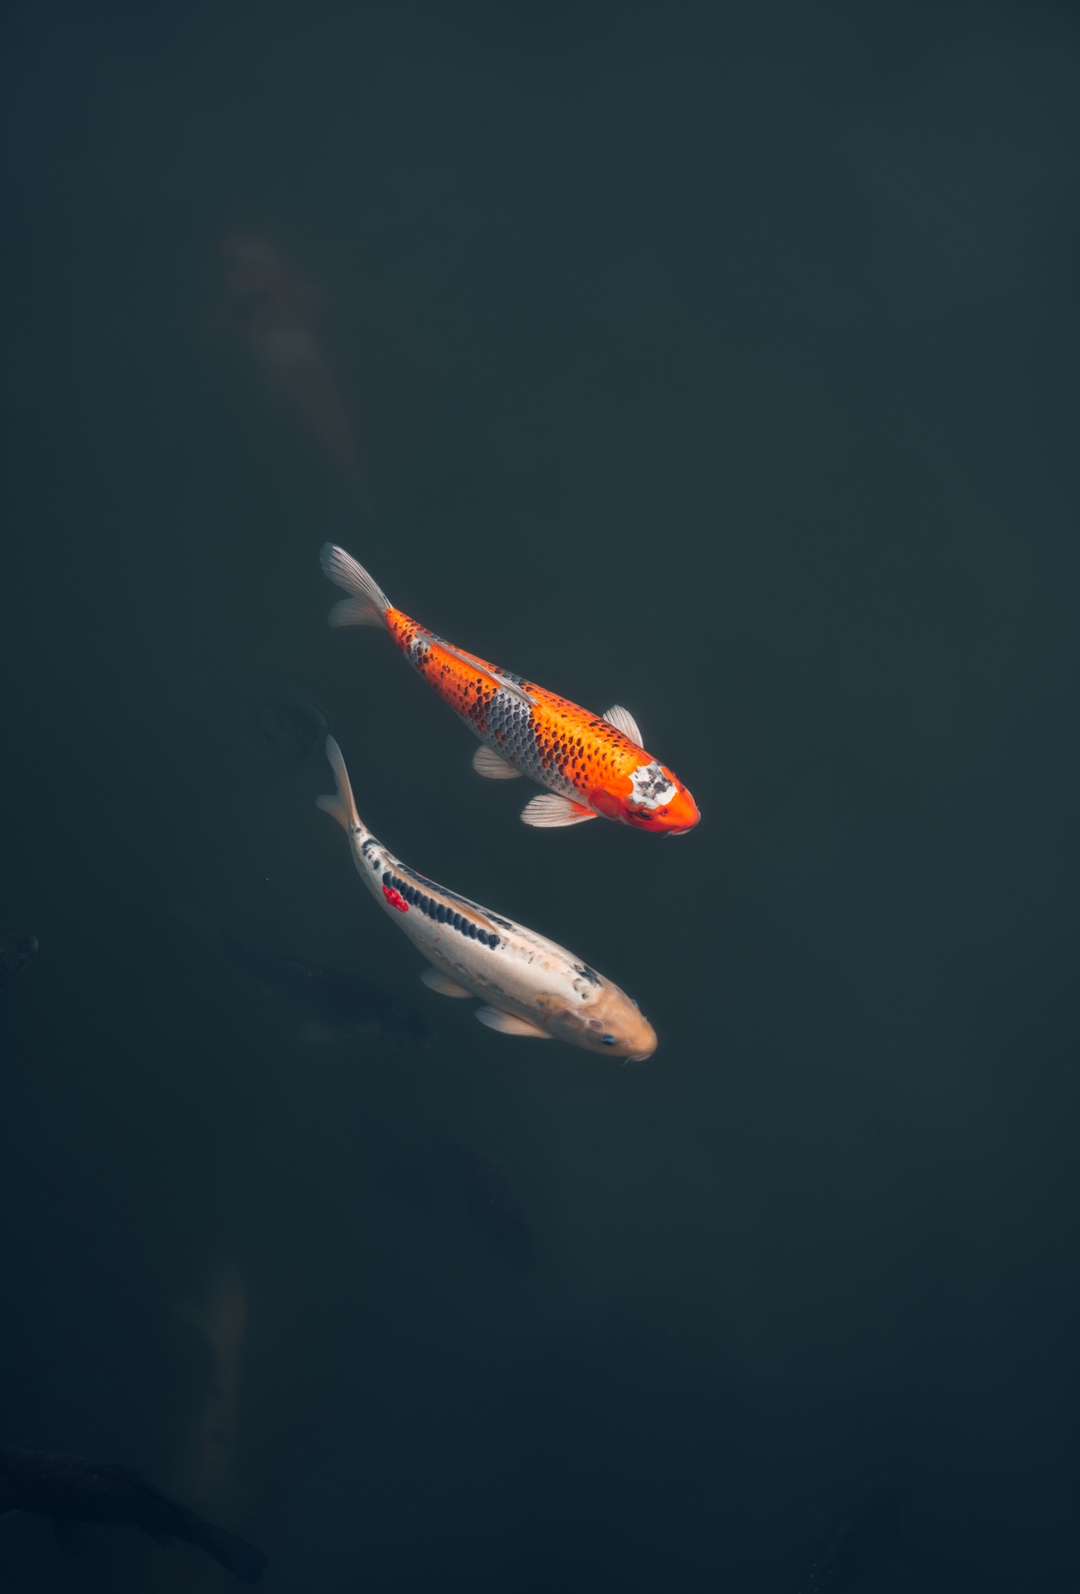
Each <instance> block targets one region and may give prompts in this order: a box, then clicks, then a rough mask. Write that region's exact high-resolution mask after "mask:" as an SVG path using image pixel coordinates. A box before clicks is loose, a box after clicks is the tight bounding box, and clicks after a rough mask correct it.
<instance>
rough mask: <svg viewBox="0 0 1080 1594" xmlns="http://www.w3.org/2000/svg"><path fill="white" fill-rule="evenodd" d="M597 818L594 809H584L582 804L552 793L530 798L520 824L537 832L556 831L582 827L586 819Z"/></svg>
mask: <svg viewBox="0 0 1080 1594" xmlns="http://www.w3.org/2000/svg"><path fill="white" fill-rule="evenodd" d="M599 817H600V816H599V814H597V812H596V811H595V809H593V808H586V807H585V804H584V803H574V802H571V801H570V799H569V797H557V796H556V795H555V794H554V793H553V792H550V793H549V792H545V793H544V795H543V796H542V797H534V798H532V800H531V801H530V802H527V803H526V804H525V806H524V808H523V809H522V810H521V822H522V824H523V825H533V826H535V828H536V829H537V830H558V829H560V828H561V827H562V826H563V825H583V824H584V823H585V821H586V819H598V818H599Z"/></svg>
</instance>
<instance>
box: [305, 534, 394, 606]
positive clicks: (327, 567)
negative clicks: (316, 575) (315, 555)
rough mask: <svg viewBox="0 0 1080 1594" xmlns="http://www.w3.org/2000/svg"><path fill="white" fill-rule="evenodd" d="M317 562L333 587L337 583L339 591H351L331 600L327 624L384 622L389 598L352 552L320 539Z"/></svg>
mask: <svg viewBox="0 0 1080 1594" xmlns="http://www.w3.org/2000/svg"><path fill="white" fill-rule="evenodd" d="M319 563H320V564H321V565H322V569H323V575H324V576H329V578H330V580H331V581H332V582H333V583H334V585H335V586H336V587H340V588H341V590H342V591H343V592H351V593H352V594H353V596H352V597H351V598H342V599H341V601H340V603H335V604H334V607H333V608H332V609H331V610H330V624H331V625H333V626H341V625H383V624H384V623H385V620H386V611H387V609H389V607H390V599H389V598H388V597H387V596H386V593H385V592H384V591H383V590H382V588H381V587H380V586H379V585H378V583H377V582H375V581H373V580H372V578H371V577H370V576H369V575H368V573H367V571H366V570H365V569H364V567H363V565H362V564H358V563H357V561H356V560H355V559H354V558H353V556H352V554H350V553H346V552H345V550H344V548H336V547H335V546H334V544H333V543H332V542H324V543H323V546H322V552H321V553H320V554H319Z"/></svg>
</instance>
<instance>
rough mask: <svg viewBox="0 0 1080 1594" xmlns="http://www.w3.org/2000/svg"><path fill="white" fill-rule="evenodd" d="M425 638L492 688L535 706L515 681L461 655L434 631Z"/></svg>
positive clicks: (451, 644)
mask: <svg viewBox="0 0 1080 1594" xmlns="http://www.w3.org/2000/svg"><path fill="white" fill-rule="evenodd" d="M427 636H428V641H429V642H430V643H431V645H432V647H436V648H442V650H443V652H444V653H449V654H450V656H451V658H454V659H457V661H458V663H459V664H464V666H465V668H466V669H467V670H475V671H476V672H477V674H478V675H482V676H483V677H484V679H485V680H488V681H490V682H491V684H492V686H498V687H501V688H502V690H503V691H504V692H509V693H510V695H511V697H516V698H518V699H519V701H520V702H522V703H527V704H528V705H529V707H530V708H534V707H535V706H536V705H535V703H534V701H533V699H532V698H531V697H530V696H529V694H528V692H526V690H525V688H524V687H523V686H519V685H518V684H517V682H516V681H512V680H511V679H510V677H509V676H508V675H503V674H502V672H501V671H500V670H493V669H491V668H489V666H488V665H486V664H480V663H479V662H478V660H476V659H470V658H469V656H468V654H467V653H463V652H462V651H461V649H460V648H456V647H455V646H454V644H453V643H452V642H447V641H446V640H445V639H444V638H443V637H441V636H436V635H435V633H434V631H429V632H428V633H427Z"/></svg>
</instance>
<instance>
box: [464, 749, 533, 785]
mask: <svg viewBox="0 0 1080 1594" xmlns="http://www.w3.org/2000/svg"><path fill="white" fill-rule="evenodd" d="M472 767H473V768H474V769H475V771H476V773H477V774H478V775H482V776H483V777H484V779H485V780H517V778H518V776H519V775H520V774H521V771H520V769H515V768H514V766H513V764H511V763H510V761H509V760H508V759H506V758H504V757H503V756H502V754H501V753H497V752H496V751H495V749H494V748H493V747H478V748H477V749H476V752H475V753H474V754H473V760H472Z"/></svg>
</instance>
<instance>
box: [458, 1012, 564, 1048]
mask: <svg viewBox="0 0 1080 1594" xmlns="http://www.w3.org/2000/svg"><path fill="white" fill-rule="evenodd" d="M476 1016H477V1018H478V1019H479V1020H480V1022H481V1024H484V1025H486V1026H487V1028H488V1029H494V1030H498V1032H499V1034H500V1035H525V1036H528V1037H529V1039H531V1040H537V1041H549V1040H550V1039H551V1036H550V1035H549V1034H548V1032H547V1030H546V1029H541V1028H540V1026H539V1024H530V1023H529V1021H528V1019H526V1018H517V1017H515V1015H514V1014H513V1013H504V1012H503V1010H502V1008H500V1007H478V1008H477V1009H476Z"/></svg>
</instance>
